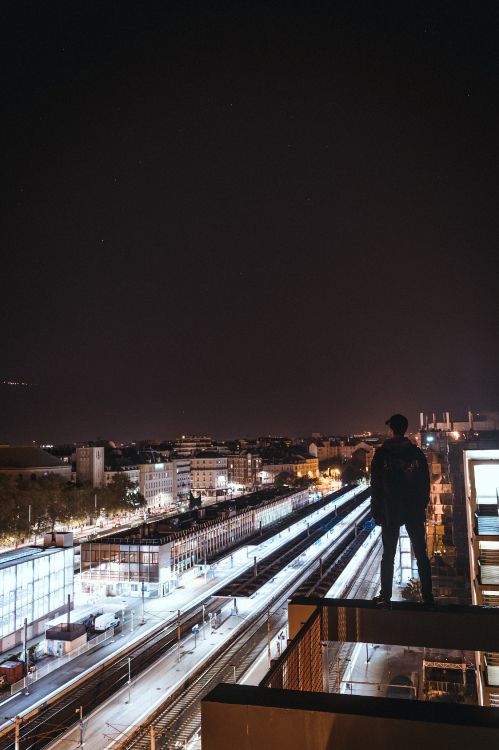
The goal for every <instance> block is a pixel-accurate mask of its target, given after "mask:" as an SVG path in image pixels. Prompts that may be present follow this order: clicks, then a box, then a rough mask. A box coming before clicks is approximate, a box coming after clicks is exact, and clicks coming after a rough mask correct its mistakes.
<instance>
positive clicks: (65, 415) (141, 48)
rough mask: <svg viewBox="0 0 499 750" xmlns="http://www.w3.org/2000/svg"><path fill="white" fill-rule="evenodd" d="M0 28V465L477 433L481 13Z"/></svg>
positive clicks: (489, 27)
mask: <svg viewBox="0 0 499 750" xmlns="http://www.w3.org/2000/svg"><path fill="white" fill-rule="evenodd" d="M1 14H2V19H1V27H2V29H3V34H4V36H5V39H4V41H3V45H2V48H3V53H4V55H5V60H4V63H3V64H2V66H1V67H2V79H3V80H2V105H3V106H2V109H3V115H2V121H1V128H2V161H3V168H2V205H3V211H2V213H3V219H2V222H1V227H0V231H1V233H2V245H1V246H2V294H1V302H0V304H1V320H2V337H1V341H2V351H1V360H0V380H2V381H3V380H9V379H11V380H21V381H25V382H28V383H29V384H30V385H29V386H27V387H26V386H11V385H1V386H0V408H1V419H0V442H13V443H15V442H20V443H22V442H28V441H31V440H37V441H41V442H44V441H49V442H59V441H73V440H84V439H91V438H95V437H96V436H102V437H106V438H110V439H115V440H128V439H132V438H146V437H151V438H174V437H175V436H177V435H178V434H181V433H196V434H200V433H201V434H203V433H208V434H212V435H214V436H217V437H220V438H221V437H232V436H236V435H258V434H291V435H305V434H307V433H310V432H311V431H324V432H325V433H331V434H335V433H336V434H337V433H341V432H343V431H354V430H362V429H377V428H379V427H381V425H382V424H383V423H384V421H385V419H386V418H387V417H388V416H389V415H390V414H391V413H393V412H395V411H402V412H405V413H407V414H408V416H409V417H410V419H411V420H412V421H413V423H412V426H413V427H414V426H415V424H414V421H415V420H416V416H417V413H418V412H419V411H420V410H426V411H432V410H442V409H450V410H451V411H452V410H454V411H456V412H457V411H461V410H465V409H466V408H467V407H468V406H470V407H472V408H473V409H476V410H478V409H480V408H483V409H486V408H497V403H498V399H497V388H496V384H497V382H498V376H499V367H498V354H497V352H498V347H497V300H498V294H499V292H498V273H497V271H498V263H497V248H498V226H499V219H498V215H499V214H498V206H499V195H498V193H499V190H498V184H499V181H498V168H497V167H498V150H499V147H498V144H499V117H498V114H499V99H498V92H499V86H498V84H499V43H498V39H499V6H498V4H497V3H496V2H491V3H487V2H480V3H477V2H470V3H461V2H459V1H458V0H456V1H455V2H430V3H419V2H418V3H415V2H400V1H398V2H393V3H390V2H383V3H378V2H373V0H369V1H368V2H365V3H363V2H357V1H356V2H352V0H347V1H346V2H330V3H327V2H322V3H314V2H311V1H310V0H309V1H308V2H306V3H303V4H296V3H284V2H282V3H280V2H266V3H259V2H256V1H255V0H248V1H247V2H237V0H233V2H198V3H195V2H189V1H188V0H183V2H179V3H175V2H172V1H171V0H169V1H168V2H166V1H163V2H161V3H152V2H139V3H127V2H124V1H116V2H102V0H100V1H99V2H95V3H93V2H88V0H87V1H86V2H60V3H57V2H50V3H34V2H32V1H31V2H26V3H23V2H20V1H19V2H12V3H4V4H3V7H2V11H1Z"/></svg>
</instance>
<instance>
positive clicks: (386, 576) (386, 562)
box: [380, 525, 400, 600]
mask: <svg viewBox="0 0 499 750" xmlns="http://www.w3.org/2000/svg"><path fill="white" fill-rule="evenodd" d="M399 531H400V528H399V527H398V526H386V525H383V526H382V527H381V540H382V542H383V557H382V558H381V591H380V595H381V596H382V597H383V598H384V599H387V600H389V599H391V598H392V584H393V563H394V560H395V551H396V549H397V542H398V538H399Z"/></svg>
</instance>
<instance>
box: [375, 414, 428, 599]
mask: <svg viewBox="0 0 499 750" xmlns="http://www.w3.org/2000/svg"><path fill="white" fill-rule="evenodd" d="M385 424H387V425H388V426H389V428H390V430H391V432H392V437H391V438H389V439H388V440H385V442H384V443H383V445H382V446H381V448H378V449H377V451H376V453H375V454H374V458H373V461H372V465H371V511H372V514H373V517H374V521H375V523H376V525H378V526H381V539H382V542H383V557H382V559H381V591H380V593H379V595H378V596H375V597H374V601H375V602H376V603H377V604H379V605H380V606H389V604H390V599H391V597H392V582H393V563H394V559H395V551H396V549H397V542H398V538H399V532H400V527H401V526H402V525H405V528H406V529H407V533H408V535H409V538H410V540H411V542H412V548H413V550H414V554H415V556H416V561H417V563H418V570H419V577H420V580H421V595H422V599H423V602H424V603H425V604H434V599H433V593H432V585H431V568H430V561H429V560H428V554H427V552H426V539H425V511H426V506H427V505H428V501H429V499H430V475H429V472H428V464H427V461H426V457H425V455H424V453H423V451H422V450H420V449H419V448H418V447H417V446H415V445H414V443H411V441H410V440H409V438H407V437H405V433H406V432H407V427H408V425H409V423H408V421H407V418H406V417H404V416H403V414H394V415H393V416H392V417H390V419H388V420H387V421H386V422H385Z"/></svg>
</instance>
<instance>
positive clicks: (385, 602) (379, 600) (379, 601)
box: [372, 594, 391, 609]
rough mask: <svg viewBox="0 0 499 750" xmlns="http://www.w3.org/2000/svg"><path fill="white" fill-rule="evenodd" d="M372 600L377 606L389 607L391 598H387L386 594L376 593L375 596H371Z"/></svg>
mask: <svg viewBox="0 0 499 750" xmlns="http://www.w3.org/2000/svg"><path fill="white" fill-rule="evenodd" d="M372 600H373V602H374V604H375V605H376V606H377V607H380V608H381V607H385V608H386V609H390V606H391V600H390V599H387V598H386V596H383V594H378V595H377V596H373V599H372Z"/></svg>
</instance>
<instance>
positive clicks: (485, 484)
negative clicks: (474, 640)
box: [463, 449, 499, 708]
mask: <svg viewBox="0 0 499 750" xmlns="http://www.w3.org/2000/svg"><path fill="white" fill-rule="evenodd" d="M463 458H464V461H463V464H464V485H465V493H466V500H467V524H468V539H469V559H470V578H471V596H472V603H473V604H477V605H479V606H483V605H485V606H488V607H497V606H499V449H478V450H465V451H464V453H463ZM476 674H477V690H478V698H479V702H480V704H481V705H483V706H493V707H496V708H499V653H487V652H478V653H477V672H476Z"/></svg>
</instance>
